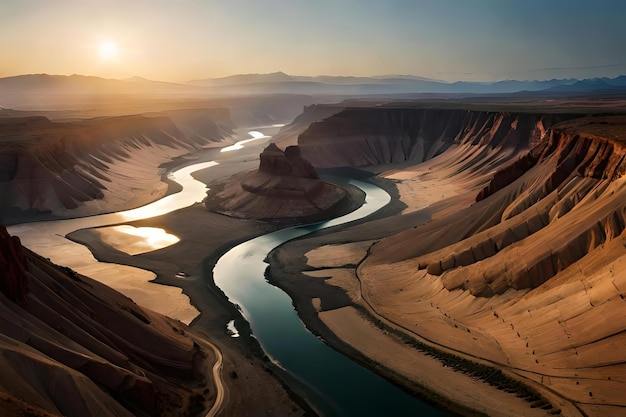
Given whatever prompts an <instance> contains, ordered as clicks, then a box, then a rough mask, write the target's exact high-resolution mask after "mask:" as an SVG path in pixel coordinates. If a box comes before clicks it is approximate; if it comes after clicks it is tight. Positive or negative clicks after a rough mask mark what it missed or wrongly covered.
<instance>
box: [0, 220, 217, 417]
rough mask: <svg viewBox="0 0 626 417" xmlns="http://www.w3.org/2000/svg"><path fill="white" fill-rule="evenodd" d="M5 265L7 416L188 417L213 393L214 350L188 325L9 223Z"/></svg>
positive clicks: (2, 361)
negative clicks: (55, 257) (22, 239)
mask: <svg viewBox="0 0 626 417" xmlns="http://www.w3.org/2000/svg"><path fill="white" fill-rule="evenodd" d="M0 266H1V267H2V273H1V274H0V399H1V400H0V414H2V415H35V416H39V415H41V416H48V415H53V416H60V415H68V416H70V415H71V416H102V415H107V416H132V415H154V416H181V415H195V414H197V413H198V412H199V411H201V410H203V409H205V407H206V406H207V402H208V401H210V400H211V396H212V395H213V394H214V390H213V388H212V387H210V384H209V385H207V384H208V383H209V382H210V381H208V380H207V378H208V377H209V375H208V373H209V372H210V366H211V362H212V361H213V356H212V353H210V352H207V351H205V350H204V349H203V348H201V347H200V345H199V344H198V343H196V341H195V340H194V336H192V335H191V332H190V331H189V329H188V328H187V327H186V326H185V325H183V324H181V323H180V322H177V321H174V320H172V319H169V318H166V317H164V316H161V315H159V314H156V313H154V312H152V311H150V310H146V309H143V308H141V307H139V306H137V305H136V304H134V303H133V302H132V300H130V299H129V298H127V297H125V296H123V295H121V294H120V293H118V292H116V291H114V290H112V289H110V288H108V287H106V286H104V285H102V284H100V283H98V282H96V281H93V280H91V279H89V278H87V277H84V276H81V275H79V274H77V273H75V272H73V271H72V270H69V269H68V268H63V267H59V266H56V265H53V264H51V263H50V262H49V261H47V260H46V259H43V258H41V257H39V256H38V255H36V254H34V253H32V252H30V251H29V250H27V249H25V248H23V247H22V246H21V245H20V243H19V239H18V238H16V237H11V236H9V235H8V233H7V232H6V230H5V229H4V227H0ZM207 386H209V388H208V390H206V391H205V389H207ZM210 392H211V393H213V394H210Z"/></svg>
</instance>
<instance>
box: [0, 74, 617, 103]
mask: <svg viewBox="0 0 626 417" xmlns="http://www.w3.org/2000/svg"><path fill="white" fill-rule="evenodd" d="M538 91H541V92H546V93H567V92H576V93H581V92H585V93H588V92H594V91H602V92H604V93H606V92H611V93H619V94H623V93H626V76H624V75H622V76H619V77H616V78H606V77H603V78H591V79H582V80H579V79H575V78H567V79H552V80H545V81H519V80H504V81H496V82H469V81H458V82H453V83H449V82H445V81H440V80H435V79H430V78H424V77H419V76H413V75H382V76H372V77H347V76H315V77H312V76H295V75H288V74H285V73H283V72H275V73H270V74H239V75H232V76H228V77H222V78H206V79H201V80H191V81H188V82H185V83H170V82H162V81H153V80H147V79H145V78H142V77H131V78H127V79H123V80H118V79H105V78H100V77H92V76H84V75H77V74H73V75H69V76H66V75H49V74H28V75H18V76H13V77H5V78H0V94H3V95H6V94H18V95H21V94H60V93H63V94H153V95H154V94H177V95H200V94H276V93H280V94H310V95H377V94H417V93H435V94H502V93H517V92H538ZM0 106H6V104H5V103H2V102H0Z"/></svg>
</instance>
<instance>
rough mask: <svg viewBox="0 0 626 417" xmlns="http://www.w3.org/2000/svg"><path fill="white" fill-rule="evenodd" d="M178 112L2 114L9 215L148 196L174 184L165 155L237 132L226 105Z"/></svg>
mask: <svg viewBox="0 0 626 417" xmlns="http://www.w3.org/2000/svg"><path fill="white" fill-rule="evenodd" d="M170 113H171V114H170V115H166V114H159V115H152V116H150V117H147V116H139V115H138V116H123V117H110V118H97V119H89V120H84V121H78V122H66V123H60V122H52V121H50V120H48V119H46V118H44V117H24V118H14V119H10V118H5V119H0V196H1V199H0V202H1V205H2V206H1V207H0V209H1V210H2V211H1V212H0V214H1V215H2V216H3V217H4V218H5V222H6V221H7V220H8V221H10V220H11V219H12V218H19V216H20V214H23V213H24V212H29V213H31V214H33V213H37V212H48V213H51V214H53V215H56V216H76V215H85V214H94V213H99V212H106V211H114V210H119V209H126V208H131V207H136V206H139V205H142V204H146V203H147V202H150V201H153V200H155V199H156V198H158V197H159V196H162V195H163V194H164V193H165V192H166V190H167V185H166V184H165V183H163V182H161V178H160V177H161V175H162V174H163V172H164V170H163V169H162V168H160V167H159V166H160V165H161V164H162V163H164V162H169V161H171V160H172V159H173V158H175V157H177V156H180V155H183V154H187V153H189V152H192V151H197V150H199V149H202V148H203V147H207V146H215V144H216V143H217V142H220V141H224V140H227V139H228V138H229V136H230V135H231V134H232V128H233V125H232V122H229V119H228V115H227V112H225V111H223V110H219V109H218V110H185V111H173V112H170ZM213 119H215V121H214V120H213Z"/></svg>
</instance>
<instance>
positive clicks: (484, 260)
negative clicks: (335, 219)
mask: <svg viewBox="0 0 626 417" xmlns="http://www.w3.org/2000/svg"><path fill="white" fill-rule="evenodd" d="M598 127H602V128H604V129H606V130H607V132H606V133H605V134H604V136H599V135H598V134H597V133H590V132H593V131H594V130H595V131H596V132H598V130H597V128H598ZM620 128H621V129H622V130H623V132H626V118H621V117H613V118H608V117H607V118H601V117H597V118H586V119H579V120H576V121H572V122H566V123H564V124H559V125H556V126H554V127H553V129H552V130H551V131H549V132H548V133H547V135H546V137H545V139H544V141H542V142H541V143H540V144H538V145H536V146H535V147H534V148H533V149H532V150H531V151H530V152H529V153H528V155H526V156H525V157H523V158H521V159H520V160H518V161H516V162H514V163H513V164H512V165H510V166H509V167H507V168H504V169H503V170H502V171H500V172H498V173H496V174H495V176H494V180H492V181H491V183H490V184H489V185H488V186H487V187H486V188H485V189H483V190H482V191H481V192H480V193H479V195H478V197H477V200H478V202H479V203H478V204H477V205H476V206H474V207H472V208H469V209H468V211H467V212H466V213H465V215H466V216H474V215H475V214H477V213H478V212H481V211H482V212H483V213H484V212H488V211H489V208H488V207H494V206H495V207H498V208H499V211H498V212H497V214H498V216H499V218H500V221H499V222H497V223H496V224H493V225H488V227H483V228H482V230H479V231H478V233H474V234H472V235H471V236H468V237H467V238H465V239H463V240H461V241H460V242H458V243H454V244H452V245H447V246H445V247H443V248H442V249H439V250H437V251H435V252H431V253H430V254H425V255H422V256H420V257H419V259H420V266H421V267H423V268H426V269H427V271H428V273H430V274H435V275H441V279H442V282H443V284H444V285H445V286H446V288H448V289H450V290H453V289H456V288H464V289H469V290H470V292H471V293H472V294H474V295H478V296H490V295H493V294H501V293H503V292H504V291H506V290H507V289H509V288H514V289H527V288H537V287H539V286H540V285H541V284H543V283H545V282H546V281H548V280H549V279H551V278H552V277H554V276H556V275H557V274H558V273H559V272H561V271H563V270H565V269H567V268H568V267H569V266H570V265H572V264H574V263H575V262H577V261H579V260H581V259H582V258H583V257H585V256H586V255H587V254H588V253H589V252H591V251H593V250H594V249H595V248H597V247H599V246H601V245H604V244H605V243H606V242H607V241H609V240H611V239H614V238H617V237H619V236H620V235H621V234H622V232H623V231H624V229H625V227H626V205H625V204H624V202H623V197H622V192H621V185H620V184H621V182H620V181H618V180H619V179H620V178H621V177H622V176H623V174H624V172H626V161H625V158H626V146H625V142H623V138H621V137H620V136H615V137H614V136H612V135H611V134H610V133H609V131H610V130H611V129H614V130H619V129H620ZM448 220H451V219H448ZM574 225H575V226H574ZM556 237H558V238H556Z"/></svg>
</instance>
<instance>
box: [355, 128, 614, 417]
mask: <svg viewBox="0 0 626 417" xmlns="http://www.w3.org/2000/svg"><path fill="white" fill-rule="evenodd" d="M625 140H626V119H625V118H624V117H596V118H579V119H575V120H570V121H567V122H563V123H560V124H557V125H555V126H553V127H552V129H550V130H549V131H547V132H546V134H545V135H544V136H543V138H542V139H541V140H538V141H531V143H533V142H534V146H533V147H532V148H531V150H530V151H529V152H528V153H527V154H525V155H524V156H522V157H521V158H515V159H513V160H512V161H511V162H510V163H509V164H508V165H507V166H506V167H504V168H503V169H500V170H499V171H498V172H497V173H495V175H493V179H492V180H491V181H490V182H489V183H488V185H487V186H486V187H484V188H483V189H482V191H478V190H476V192H474V193H473V195H474V197H475V201H469V200H468V199H467V198H466V197H467V193H465V194H464V193H458V194H457V195H454V196H451V197H450V198H449V200H448V201H447V203H446V204H434V205H431V206H430V208H429V209H427V210H430V211H431V212H430V213H429V214H430V218H431V220H430V221H428V222H426V223H423V224H418V225H416V226H415V227H411V228H407V229H406V230H403V231H401V232H400V233H397V234H395V235H393V236H390V237H388V238H385V239H383V240H381V241H379V242H378V243H376V244H375V245H373V246H372V247H371V248H370V251H369V255H368V256H367V257H366V259H365V261H364V262H363V263H362V264H361V266H360V267H359V269H358V274H359V277H360V279H361V284H362V290H363V293H364V295H365V297H366V298H367V300H368V301H369V302H370V303H371V305H372V306H373V307H374V308H375V309H376V311H378V312H379V313H380V314H382V315H383V316H385V317H386V318H389V319H391V320H393V321H394V322H396V323H398V324H400V325H402V326H403V327H405V328H406V329H408V330H410V331H412V332H415V333H418V334H420V335H422V336H425V337H427V338H429V339H431V340H433V341H435V342H437V343H441V344H442V345H445V346H450V347H453V348H454V349H458V350H460V351H463V352H465V353H468V354H471V355H475V356H477V357H480V358H486V359H489V360H491V361H494V362H496V363H501V364H504V365H508V366H511V367H512V368H513V369H514V370H516V372H518V373H519V374H520V375H524V376H526V377H529V378H531V379H534V380H536V381H537V382H539V383H541V384H543V385H544V386H546V387H548V388H550V389H552V390H555V391H556V392H558V393H559V394H560V395H562V396H564V397H566V398H569V399H572V400H574V401H575V402H576V403H578V405H579V407H580V409H582V410H584V411H585V412H586V413H588V414H589V415H622V414H624V411H623V410H624V408H622V407H624V406H626V402H625V401H624V397H623V395H622V394H621V393H623V392H624V389H625V388H626V387H625V386H624V382H625V380H624V378H623V376H624V375H626V369H625V367H624V363H625V359H626V355H625V354H624V352H623V349H622V345H623V339H624V334H625V333H624V331H625V330H626V318H625V317H626V302H625V301H624V297H625V296H626V272H624V271H625V269H624V266H625V263H626V257H625V256H624V255H626V249H625V247H624V244H625V243H626V236H624V233H623V231H624V228H625V224H626V221H625V209H626V188H625V182H624V181H625V180H624V178H623V174H624V172H625V171H626V165H625V164H626V163H625V162H624V161H625V156H626V146H625V145H626V142H625ZM449 152H453V153H450V154H449ZM454 153H456V152H455V150H454V149H450V150H448V151H446V152H444V153H442V154H441V155H440V156H439V157H438V158H436V160H437V164H438V165H436V166H437V168H438V169H439V174H440V175H439V176H438V173H436V172H435V173H433V174H432V175H433V176H438V181H439V183H440V184H441V187H442V189H443V188H445V187H446V186H449V185H450V184H455V183H466V182H468V179H469V178H472V177H473V176H474V175H476V172H480V169H477V167H476V165H474V164H468V165H467V166H466V167H464V169H461V170H454V171H455V172H451V171H450V170H449V169H448V170H447V169H446V167H449V166H455V165H456V164H458V157H459V155H458V153H456V154H455V155H453V154H454ZM452 156H453V157H452ZM400 188H401V187H400ZM451 207H455V208H456V209H455V210H452V209H450V208H451Z"/></svg>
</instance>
